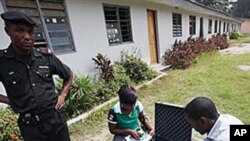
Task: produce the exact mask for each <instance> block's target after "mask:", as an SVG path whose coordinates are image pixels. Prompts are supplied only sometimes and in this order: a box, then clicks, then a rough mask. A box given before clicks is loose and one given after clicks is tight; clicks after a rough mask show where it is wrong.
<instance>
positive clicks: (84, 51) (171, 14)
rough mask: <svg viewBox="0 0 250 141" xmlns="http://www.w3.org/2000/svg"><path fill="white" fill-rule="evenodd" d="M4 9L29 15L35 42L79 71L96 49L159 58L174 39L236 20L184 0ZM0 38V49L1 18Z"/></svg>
mask: <svg viewBox="0 0 250 141" xmlns="http://www.w3.org/2000/svg"><path fill="white" fill-rule="evenodd" d="M7 10H22V11H24V12H25V13H27V14H29V15H31V16H32V17H33V18H34V19H35V20H36V21H37V22H38V23H39V28H38V29H37V30H36V32H35V36H36V40H37V41H36V43H35V44H36V45H37V46H46V44H47V46H49V47H51V48H52V49H53V50H54V53H55V54H56V55H57V56H58V57H59V58H60V59H61V60H62V61H63V62H64V63H65V64H67V65H69V66H70V67H71V68H72V69H73V71H74V72H75V73H81V74H84V75H87V74H89V75H93V73H95V72H96V70H95V64H94V62H93V61H92V58H93V57H95V56H96V55H97V53H101V54H103V55H107V56H108V57H109V58H110V59H111V60H113V61H114V60H120V59H121V51H122V50H132V49H133V48H138V49H140V50H141V53H142V59H143V60H144V61H145V62H147V63H148V64H159V63H161V61H162V60H161V58H162V55H163V54H164V52H165V51H166V49H169V48H171V45H172V44H173V43H174V41H175V40H176V39H180V40H186V39H187V38H188V37H189V36H190V35H193V37H198V36H200V35H203V36H204V37H206V38H209V37H211V36H212V35H214V34H217V33H228V32H230V31H232V30H239V29H240V26H241V21H240V20H238V19H235V18H232V17H230V16H229V15H227V14H225V13H221V12H218V11H215V10H213V9H210V8H207V7H204V6H202V5H199V4H196V3H193V2H191V1H188V0H0V13H2V12H4V11H7ZM0 39H1V40H0V44H1V46H0V49H4V48H7V47H8V45H9V43H10V40H9V38H8V36H7V35H6V33H5V32H4V22H3V20H1V21H0ZM0 65H1V64H0ZM2 91H3V88H1V87H0V92H2Z"/></svg>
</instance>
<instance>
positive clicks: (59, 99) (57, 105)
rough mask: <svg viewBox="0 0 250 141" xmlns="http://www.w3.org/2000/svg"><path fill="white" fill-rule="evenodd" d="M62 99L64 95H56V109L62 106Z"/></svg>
mask: <svg viewBox="0 0 250 141" xmlns="http://www.w3.org/2000/svg"><path fill="white" fill-rule="evenodd" d="M64 100H65V96H64V95H62V94H60V95H59V96H58V99H57V103H56V107H55V108H56V109H57V110H60V109H61V108H62V107H63V104H64Z"/></svg>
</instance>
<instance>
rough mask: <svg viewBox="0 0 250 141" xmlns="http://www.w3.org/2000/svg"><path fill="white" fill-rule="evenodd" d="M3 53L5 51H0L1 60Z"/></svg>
mask: <svg viewBox="0 0 250 141" xmlns="http://www.w3.org/2000/svg"><path fill="white" fill-rule="evenodd" d="M4 51H5V50H0V58H2V57H3V56H4Z"/></svg>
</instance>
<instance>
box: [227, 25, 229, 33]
mask: <svg viewBox="0 0 250 141" xmlns="http://www.w3.org/2000/svg"><path fill="white" fill-rule="evenodd" d="M227 32H229V23H227Z"/></svg>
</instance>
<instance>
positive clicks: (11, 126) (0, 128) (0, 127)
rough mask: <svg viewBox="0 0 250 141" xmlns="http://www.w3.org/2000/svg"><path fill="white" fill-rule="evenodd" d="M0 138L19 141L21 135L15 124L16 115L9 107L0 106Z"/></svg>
mask: <svg viewBox="0 0 250 141" xmlns="http://www.w3.org/2000/svg"><path fill="white" fill-rule="evenodd" d="M0 115H1V117H0V140H1V141H21V140H22V136H21V133H20V131H19V128H18V126H17V118H18V115H17V114H15V113H14V112H12V110H11V109H10V108H0Z"/></svg>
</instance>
